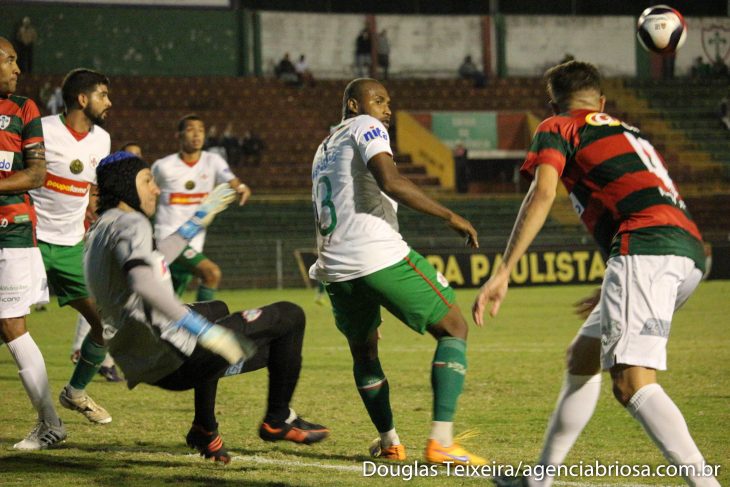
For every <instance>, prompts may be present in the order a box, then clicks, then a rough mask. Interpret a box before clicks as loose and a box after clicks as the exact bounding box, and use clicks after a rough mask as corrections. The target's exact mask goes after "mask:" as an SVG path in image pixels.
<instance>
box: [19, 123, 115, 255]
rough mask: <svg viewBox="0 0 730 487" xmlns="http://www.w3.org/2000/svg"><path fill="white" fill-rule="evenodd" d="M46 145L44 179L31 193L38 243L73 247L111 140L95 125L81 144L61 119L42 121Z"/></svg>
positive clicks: (80, 238)
mask: <svg viewBox="0 0 730 487" xmlns="http://www.w3.org/2000/svg"><path fill="white" fill-rule="evenodd" d="M41 123H42V124H43V137H44V139H45V143H46V179H45V181H44V182H43V186H41V187H40V188H36V189H34V190H31V191H30V195H31V197H32V198H33V202H34V203H35V211H36V214H37V215H38V223H37V225H36V235H37V237H38V240H41V241H43V242H47V243H52V244H56V245H76V244H77V243H79V242H81V240H83V238H84V232H85V228H84V218H85V216H86V207H87V206H88V205H89V191H90V189H91V185H96V166H97V165H98V164H99V161H101V160H102V159H103V158H104V157H106V156H108V155H109V151H110V148H111V139H110V137H109V133H108V132H107V131H106V130H104V129H103V128H101V127H99V126H97V125H94V126H93V127H92V128H91V130H90V131H89V133H88V134H86V136H85V137H84V138H83V139H81V140H76V138H75V137H74V136H73V135H72V134H71V132H70V131H69V129H68V128H67V127H66V125H65V124H64V123H63V120H62V119H61V116H60V115H51V116H48V117H43V118H42V119H41Z"/></svg>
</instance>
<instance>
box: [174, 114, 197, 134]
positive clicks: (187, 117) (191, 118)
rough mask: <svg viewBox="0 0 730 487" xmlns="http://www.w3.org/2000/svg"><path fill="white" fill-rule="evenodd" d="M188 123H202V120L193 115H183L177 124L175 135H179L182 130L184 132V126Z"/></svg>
mask: <svg viewBox="0 0 730 487" xmlns="http://www.w3.org/2000/svg"><path fill="white" fill-rule="evenodd" d="M189 121H200V122H202V121H203V119H202V118H200V117H199V116H198V115H196V114H195V113H188V114H187V115H185V116H184V117H183V118H181V119H180V120H179V121H178V122H177V133H180V132H182V131H183V130H185V126H186V125H187V124H188V122H189Z"/></svg>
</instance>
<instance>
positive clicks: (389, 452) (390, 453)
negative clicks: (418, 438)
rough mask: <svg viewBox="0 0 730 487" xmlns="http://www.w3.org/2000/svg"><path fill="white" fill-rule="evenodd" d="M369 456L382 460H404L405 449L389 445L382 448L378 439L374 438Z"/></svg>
mask: <svg viewBox="0 0 730 487" xmlns="http://www.w3.org/2000/svg"><path fill="white" fill-rule="evenodd" d="M369 450H370V456H371V457H373V458H382V459H383V460H405V459H406V447H405V446H403V445H390V446H389V447H387V448H383V444H382V443H381V442H380V438H375V439H374V440H373V442H372V443H370V448H369Z"/></svg>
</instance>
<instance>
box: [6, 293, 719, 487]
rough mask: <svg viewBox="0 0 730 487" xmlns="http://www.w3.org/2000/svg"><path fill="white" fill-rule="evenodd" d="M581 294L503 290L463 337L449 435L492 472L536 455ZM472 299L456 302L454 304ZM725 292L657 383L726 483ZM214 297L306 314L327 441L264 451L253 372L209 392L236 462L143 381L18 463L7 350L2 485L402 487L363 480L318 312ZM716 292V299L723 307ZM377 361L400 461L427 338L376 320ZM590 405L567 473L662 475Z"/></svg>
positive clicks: (298, 399)
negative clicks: (106, 418)
mask: <svg viewBox="0 0 730 487" xmlns="http://www.w3.org/2000/svg"><path fill="white" fill-rule="evenodd" d="M590 290H591V288H589V287H559V288H558V287H553V288H531V289H513V290H511V291H510V294H509V296H508V300H507V302H506V303H505V305H504V306H503V308H502V311H501V314H500V316H499V318H498V319H497V320H492V321H490V322H489V324H488V326H487V327H485V328H484V329H477V328H472V330H471V334H470V337H469V349H468V359H469V373H468V375H467V381H466V387H465V390H464V394H463V395H462V396H461V400H460V410H459V413H458V415H457V419H456V421H457V422H456V427H457V432H459V431H462V430H464V429H468V428H476V429H478V430H479V432H480V435H479V436H478V437H477V438H474V439H471V440H468V441H467V442H466V444H465V445H466V446H467V447H469V448H470V449H472V450H473V451H475V452H476V453H480V454H482V455H483V456H486V457H487V458H489V459H490V460H493V461H494V462H496V463H497V464H512V465H516V464H518V463H519V462H520V461H523V462H531V461H534V460H535V458H536V457H537V455H538V453H539V451H540V447H541V442H542V435H543V431H544V428H545V424H546V422H547V419H548V416H549V414H550V412H551V410H552V407H553V405H554V401H555V398H556V396H557V393H558V390H559V389H560V385H561V381H562V374H563V354H564V350H565V347H566V346H567V345H568V343H569V342H570V340H571V338H572V337H573V335H574V334H575V332H576V330H577V328H578V326H579V324H580V322H579V320H578V319H577V318H575V317H573V316H572V315H571V303H573V302H574V301H576V300H577V299H578V298H580V297H582V296H583V295H586V294H588V293H589V292H590ZM474 294H475V291H474V290H466V291H459V293H458V297H459V302H460V304H461V306H462V309H465V310H466V309H468V308H469V307H470V305H471V301H472V299H473V297H474ZM728 294H730V282H708V283H704V284H703V285H702V286H701V287H700V289H699V290H698V291H697V293H696V294H695V296H694V297H693V298H692V299H691V300H690V302H689V303H688V304H687V306H686V307H685V308H684V309H683V310H681V311H680V312H679V313H677V315H676V317H675V320H674V323H673V327H672V339H671V341H670V343H669V371H667V372H664V373H661V374H660V381H661V383H662V384H663V386H664V388H665V389H666V390H667V392H668V393H669V394H670V396H671V397H672V398H673V399H674V400H675V402H676V403H677V404H678V406H679V407H680V408H681V409H682V411H683V412H684V414H685V417H686V418H687V422H688V423H689V426H690V430H691V431H692V433H693V436H694V438H695V439H696V441H697V443H698V445H699V447H700V449H701V450H702V451H703V453H704V454H705V456H706V458H707V460H708V461H709V462H710V463H713V464H721V465H723V466H724V467H725V470H721V473H720V479H719V480H720V483H721V484H723V485H730V471H728V469H729V468H730V427H729V426H728V425H729V424H730V392H729V390H730V388H729V386H730V379H729V377H730V349H729V345H730V328H729V327H728V323H729V322H730V321H729V319H728V316H729V315H730V302H729V301H725V300H726V299H728V298H727V296H728ZM219 296H220V297H221V298H222V299H224V300H225V301H227V302H228V303H229V305H230V308H231V309H245V308H252V307H255V306H256V305H261V304H266V303H270V302H273V301H278V300H282V299H285V300H290V301H294V302H296V303H298V304H300V305H301V306H303V307H304V308H305V311H306V313H307V316H308V328H307V335H306V339H305V346H304V367H303V370H302V376H301V380H300V383H299V387H298V389H297V393H296V395H295V397H294V403H293V406H294V407H295V408H296V410H297V411H298V412H299V413H300V414H302V415H303V416H305V417H307V418H309V419H312V420H314V421H317V422H322V423H325V424H326V425H328V426H329V427H330V428H331V429H332V436H331V437H330V438H329V439H328V440H326V441H325V442H323V443H322V444H319V445H315V446H311V447H301V446H298V445H292V444H269V443H264V442H262V441H261V440H259V439H258V436H257V435H256V429H257V427H258V424H259V422H260V421H261V417H262V414H263V408H264V404H265V392H266V372H264V371H258V372H255V373H252V374H247V375H244V376H237V377H233V378H227V379H224V380H222V381H221V384H220V387H219V394H218V420H219V422H220V430H221V433H222V435H223V438H224V440H225V441H226V444H227V446H228V448H229V450H231V451H232V452H233V453H234V454H235V457H234V460H233V462H231V464H230V465H228V466H227V467H225V468H223V467H221V466H218V465H213V464H210V463H208V462H205V461H204V460H202V459H201V458H200V457H198V456H195V455H192V454H191V451H190V450H189V449H187V447H186V446H185V443H184V435H185V434H186V433H187V430H188V428H189V425H190V422H191V420H192V392H182V393H172V392H166V391H162V390H160V389H157V388H153V387H149V386H145V385H141V386H139V387H137V388H136V389H135V390H133V391H129V390H127V389H126V387H125V386H123V385H119V384H110V383H107V382H104V381H103V379H101V378H98V379H96V380H95V381H94V383H93V384H92V385H91V386H90V389H89V390H90V393H91V394H92V396H93V397H94V398H95V399H97V400H98V402H100V403H101V404H103V405H104V406H105V407H106V408H107V409H108V410H109V411H110V412H111V413H112V416H113V417H114V421H113V422H112V423H111V424H109V425H106V426H93V425H91V424H90V423H88V422H87V421H86V420H85V419H84V418H83V417H82V416H81V415H79V414H77V413H73V412H71V411H68V410H65V409H62V408H60V406H58V407H59V412H60V414H61V416H62V418H63V419H64V421H65V422H66V425H67V429H68V440H67V441H66V442H65V443H64V444H63V445H61V446H60V447H59V448H55V449H52V450H45V451H40V452H30V453H19V452H16V451H14V450H12V449H11V447H12V444H13V443H14V442H16V441H18V440H20V439H21V438H22V437H23V436H24V435H25V434H26V433H27V432H28V431H29V430H30V429H31V428H32V427H33V420H34V411H33V410H32V408H31V406H30V402H29V401H28V399H27V397H26V395H25V392H24V390H23V388H22V386H21V384H20V381H19V379H18V375H17V369H16V366H15V363H14V362H13V360H12V358H11V356H10V354H9V353H8V352H7V351H6V350H0V397H1V398H2V399H0V404H2V407H1V408H0V410H1V411H2V415H3V421H2V426H0V484H2V485H18V486H24V487H25V486H28V485H34V486H46V485H48V486H51V485H53V486H66V485H69V486H75V485H88V486H120V485H145V486H156V485H167V484H176V485H216V486H228V485H231V486H232V485H280V486H285V485H291V486H294V485H311V486H319V485H332V486H334V485H337V486H343V485H380V484H381V483H383V482H384V483H386V484H388V485H402V484H403V482H404V480H403V479H402V478H395V479H388V478H380V477H377V476H373V477H364V476H363V472H362V468H363V467H362V465H363V461H365V460H367V459H368V458H367V457H366V456H365V455H366V450H367V445H368V443H369V442H370V440H372V439H373V438H374V437H375V436H376V435H375V431H374V428H373V427H372V425H371V424H370V422H369V420H368V419H367V416H366V413H365V410H364V408H363V406H362V405H361V403H360V399H359V396H358V395H357V392H356V390H355V388H354V386H353V380H352V375H351V361H350V357H349V353H348V351H347V348H346V346H345V341H344V338H343V337H342V336H340V335H339V333H338V332H337V331H336V330H335V328H334V324H333V320H332V318H331V315H330V312H329V310H328V309H327V308H324V307H320V306H317V305H315V304H314V303H313V299H312V298H313V294H312V292H311V291H309V290H285V291H273V290H271V291H270V290H266V291H229V292H221V293H220V294H219ZM723 296H725V297H723ZM74 325H75V315H74V313H73V312H72V311H71V310H69V309H62V310H59V309H58V307H57V306H56V305H55V304H52V305H50V307H49V310H48V311H47V312H41V313H34V314H33V315H32V316H31V317H30V320H29V327H30V330H31V332H32V334H33V336H34V338H35V340H36V341H37V342H38V344H39V345H40V348H41V350H42V351H43V354H44V356H45V359H46V364H47V367H48V372H49V376H50V379H51V388H52V391H53V394H54V397H55V396H56V395H57V394H58V393H59V391H60V389H61V388H62V387H63V385H64V384H65V383H66V381H67V380H68V378H69V376H70V373H71V370H72V368H71V363H70V362H69V360H68V356H69V346H70V341H71V337H72V335H73V328H74ZM382 330H383V340H382V342H381V345H380V347H381V358H382V363H383V367H384V369H385V371H386V374H387V375H388V379H389V381H390V384H391V397H392V402H393V408H394V411H395V417H396V425H397V427H398V430H399V433H400V437H401V440H402V441H403V442H404V444H405V445H406V447H407V448H408V453H409V461H410V462H412V461H413V460H418V461H419V462H420V461H421V460H422V448H423V447H424V445H425V440H426V437H427V434H428V429H429V421H430V410H431V387H430V378H429V377H430V375H429V374H430V372H429V371H430V360H431V356H432V354H433V349H434V343H433V340H432V339H431V338H430V337H427V336H425V337H421V336H418V335H417V334H415V333H413V332H411V331H410V330H408V329H407V328H406V327H404V326H402V325H401V324H400V323H398V322H396V320H395V319H394V318H393V317H391V316H389V315H387V316H386V317H385V322H384V324H383V327H382ZM603 388H604V391H603V395H602V397H601V401H600V403H599V405H598V408H597V411H596V414H595V416H594V417H593V419H592V420H591V422H590V423H589V425H588V427H587V428H586V431H585V432H584V434H583V436H581V438H580V439H579V441H578V443H577V444H576V445H575V448H574V449H573V451H572V452H571V454H570V456H569V457H568V459H567V460H568V463H578V462H581V461H582V462H586V463H588V462H594V461H600V462H601V463H603V464H613V463H615V462H620V463H621V464H650V465H659V464H664V463H665V461H664V458H663V457H662V456H661V455H660V454H659V453H658V451H657V450H656V448H655V447H654V445H653V444H652V443H651V442H650V441H649V440H648V438H647V437H646V436H645V435H644V433H643V431H642V430H641V428H640V427H639V426H638V424H637V423H635V422H634V421H633V420H632V419H631V417H630V416H629V414H628V413H627V412H626V411H623V410H622V409H621V408H620V407H619V406H618V404H617V403H616V402H615V401H614V399H613V397H612V395H611V394H610V385H609V381H608V380H606V377H605V376H604V383H603ZM560 480H561V481H560V482H559V483H558V485H561V484H562V485H574V486H577V485H589V484H590V485H636V484H648V485H682V481H681V479H679V478H621V477H619V478H616V477H612V478H562V479H560ZM407 484H408V485H429V486H440V485H475V484H479V485H488V481H487V480H485V479H483V478H481V479H480V478H458V477H454V476H450V477H447V476H446V475H445V473H444V472H442V473H441V475H439V476H438V477H436V478H433V477H431V478H424V477H420V478H414V479H412V480H410V481H408V482H407Z"/></svg>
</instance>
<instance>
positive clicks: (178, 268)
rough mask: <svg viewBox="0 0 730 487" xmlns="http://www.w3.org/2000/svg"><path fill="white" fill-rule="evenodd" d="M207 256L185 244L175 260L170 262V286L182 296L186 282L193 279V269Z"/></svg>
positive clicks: (186, 285) (188, 282)
mask: <svg viewBox="0 0 730 487" xmlns="http://www.w3.org/2000/svg"><path fill="white" fill-rule="evenodd" d="M207 258H208V257H206V256H205V254H202V253H200V252H198V251H197V250H195V249H194V248H192V247H190V246H186V247H185V248H184V249H183V251H182V252H180V255H179V256H178V257H177V259H175V261H174V262H173V263H172V264H170V276H171V277H172V287H173V288H175V293H176V294H177V295H178V296H182V295H183V293H184V292H185V290H186V289H187V288H188V284H190V281H192V280H193V277H194V276H195V274H194V273H193V271H194V270H195V268H196V267H197V266H198V264H200V263H201V262H202V261H204V260H205V259H207Z"/></svg>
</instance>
